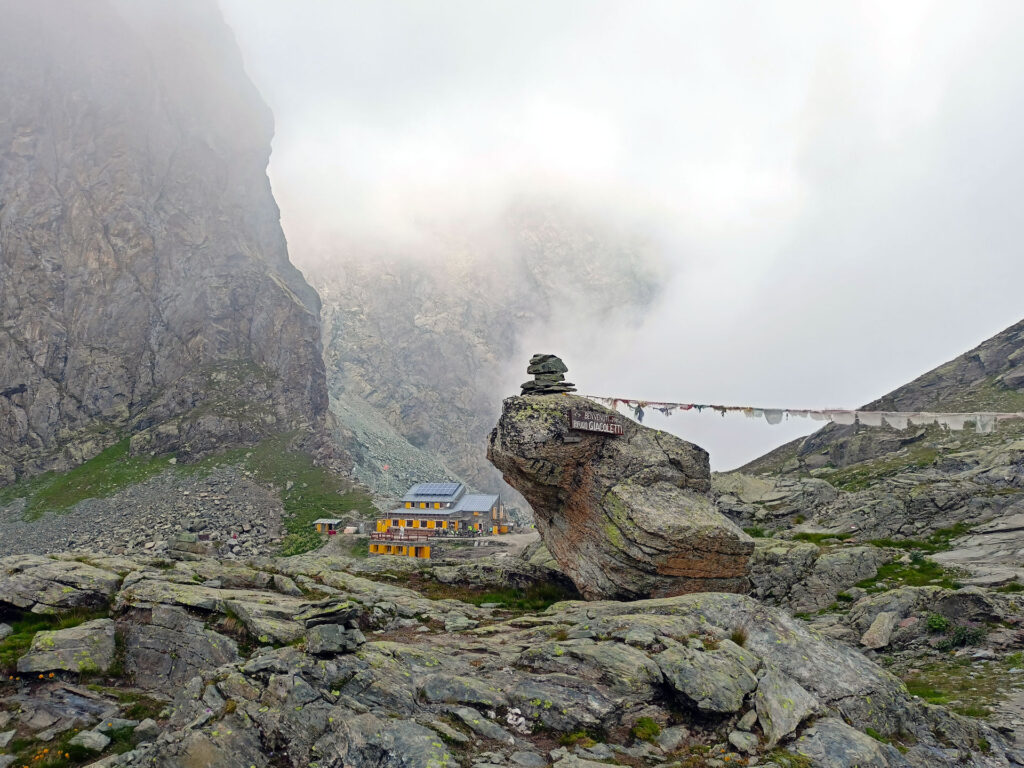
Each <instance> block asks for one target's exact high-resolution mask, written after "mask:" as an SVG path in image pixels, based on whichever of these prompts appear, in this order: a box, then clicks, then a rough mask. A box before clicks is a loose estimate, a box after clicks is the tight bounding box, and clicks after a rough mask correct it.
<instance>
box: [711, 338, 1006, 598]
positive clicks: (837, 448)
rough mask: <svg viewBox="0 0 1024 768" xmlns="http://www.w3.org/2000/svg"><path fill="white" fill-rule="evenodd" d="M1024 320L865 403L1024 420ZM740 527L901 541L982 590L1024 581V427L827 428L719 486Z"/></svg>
mask: <svg viewBox="0 0 1024 768" xmlns="http://www.w3.org/2000/svg"><path fill="white" fill-rule="evenodd" d="M1022 363H1024V322H1021V323H1017V324H1016V325H1014V326H1012V327H1011V328H1008V329H1007V330H1005V331H1003V332H1002V333H1000V334H998V335H996V336H994V337H993V338H991V339H989V340H988V341H986V342H984V343H982V344H980V345H979V346H977V347H975V348H974V349H972V350H971V351H969V352H967V353H965V354H963V355H960V356H959V357H957V358H955V359H954V360H951V361H950V362H948V363H946V364H945V365H942V366H939V367H938V368H936V369H935V370H933V371H929V372H928V373H926V374H924V375H923V376H920V377H918V378H917V379H915V380H914V381H912V382H910V383H908V384H906V385H904V386H902V387H900V388H899V389H896V390H895V391H893V392H891V393H890V394H888V395H886V396H884V397H882V398H879V399H878V400H876V401H874V402H873V403H869V404H868V405H867V406H865V408H866V409H869V410H927V411H950V412H957V411H985V410H994V411H1009V412H1017V411H1024V376H1022ZM714 485H715V490H716V493H717V496H718V501H719V506H720V507H721V508H722V510H723V512H725V513H726V514H728V515H729V516H730V517H731V518H732V519H733V520H735V521H737V522H739V523H740V524H742V525H746V526H757V527H759V528H762V529H764V530H768V531H776V532H779V531H786V530H787V529H789V532H790V533H796V534H799V533H801V532H804V533H808V532H809V533H810V535H816V534H817V532H822V531H826V532H835V533H839V534H841V535H842V536H843V537H845V538H847V539H848V540H849V541H861V542H864V541H872V540H884V541H888V540H891V539H895V540H898V541H903V542H906V541H909V542H912V546H915V547H918V548H923V549H925V551H929V552H933V553H935V554H934V557H935V559H936V560H937V561H939V562H941V563H943V564H945V565H948V566H953V567H956V568H960V569H964V570H965V571H967V572H968V573H969V574H970V578H971V580H972V582H973V583H977V584H994V585H998V584H1003V583H1007V582H1010V581H1014V580H1021V581H1024V564H1022V560H1021V553H1022V552H1024V419H1018V420H1010V421H1005V422H1001V423H1000V424H999V425H998V427H997V429H996V430H995V431H994V432H993V433H991V434H977V433H976V432H974V431H973V430H972V429H970V428H968V429H967V430H965V431H961V432H951V431H946V430H944V429H942V428H940V427H937V426H931V427H928V428H913V429H909V430H906V431H902V432H901V431H897V430H893V429H888V428H884V429H883V428H877V427H857V426H851V427H840V426H836V425H829V426H828V427H825V428H824V429H821V430H819V431H818V432H816V433H815V434H813V435H811V436H810V437H807V438H806V439H803V440H797V441H794V442H792V443H789V444H788V445H785V446H782V447H781V448H779V449H777V450H775V451H773V452H771V453H769V454H768V455H766V456H763V457H762V458H760V459H758V460H757V461H754V462H752V463H751V464H748V465H747V466H746V467H743V468H742V469H740V470H738V471H736V472H732V473H726V474H723V475H719V476H717V477H716V478H715V481H714Z"/></svg>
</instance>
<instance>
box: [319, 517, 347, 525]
mask: <svg viewBox="0 0 1024 768" xmlns="http://www.w3.org/2000/svg"><path fill="white" fill-rule="evenodd" d="M340 522H341V518H338V517H321V518H318V519H316V520H314V521H313V525H322V524H323V523H332V524H334V525H337V524H338V523H340Z"/></svg>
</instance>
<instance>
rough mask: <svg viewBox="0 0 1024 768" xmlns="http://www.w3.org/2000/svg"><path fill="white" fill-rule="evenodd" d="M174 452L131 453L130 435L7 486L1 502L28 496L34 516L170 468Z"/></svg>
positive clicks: (29, 514) (111, 491) (110, 492)
mask: <svg viewBox="0 0 1024 768" xmlns="http://www.w3.org/2000/svg"><path fill="white" fill-rule="evenodd" d="M169 458H170V456H169V455H168V456H149V455H148V454H147V455H145V456H129V455H128V438H125V439H124V440H121V441H120V442H118V443H115V444H114V445H112V446H110V447H109V448H107V449H106V450H105V451H102V452H100V453H99V454H97V455H96V456H93V457H92V458H91V459H89V460H88V461H86V462H84V463H82V464H79V465H78V466H77V467H74V468H73V469H70V470H68V471H67V472H64V473H62V474H57V473H54V472H47V473H45V474H43V475H39V476H38V477H34V478H31V479H29V480H26V481H23V482H21V483H17V484H15V485H13V486H11V487H9V488H6V489H4V491H3V494H2V495H0V503H3V502H4V501H11V500H14V499H17V498H25V499H26V500H27V504H26V506H25V512H24V516H25V518H26V519H29V520H34V519H36V518H39V517H41V516H42V515H43V514H44V513H46V512H50V511H60V510H64V509H68V508H69V507H72V506H74V505H75V504H77V503H78V502H80V501H84V500H85V499H102V498H106V497H107V496H112V495H113V494H115V493H117V492H118V491H120V490H121V489H123V488H127V487H128V486H130V485H134V484H136V483H141V482H142V481H143V480H146V479H148V478H150V477H152V476H153V475H156V474H158V473H159V472H162V471H164V470H165V469H168V467H169V466H170V465H169V464H168V459H169Z"/></svg>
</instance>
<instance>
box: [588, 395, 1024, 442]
mask: <svg viewBox="0 0 1024 768" xmlns="http://www.w3.org/2000/svg"><path fill="white" fill-rule="evenodd" d="M583 397H586V398H587V399H588V400H593V401H594V402H597V403H601V404H603V405H607V406H609V407H611V408H612V409H613V410H616V411H618V410H619V406H625V407H626V408H628V409H630V410H631V411H632V412H633V417H634V418H635V419H636V420H637V421H639V422H641V423H643V420H644V415H645V411H644V409H645V408H647V409H653V410H655V411H658V412H659V413H661V414H663V415H665V416H671V415H672V414H673V413H675V412H677V411H693V410H696V411H697V412H698V413H702V412H703V411H704V410H705V409H710V410H712V411H715V412H716V413H720V414H721V415H722V416H725V415H726V414H729V413H742V414H743V415H744V416H745V417H746V418H748V419H764V420H765V421H767V422H768V423H769V424H781V423H782V421H783V420H784V419H789V418H794V417H795V418H802V419H811V420H813V421H822V422H824V421H827V422H831V423H833V424H841V425H843V426H852V425H854V424H859V425H862V426H865V427H882V426H889V427H892V428H893V429H899V430H904V429H907V428H908V427H912V426H913V427H918V426H930V425H932V424H938V425H939V426H941V427H945V428H946V429H949V430H953V431H960V430H963V429H966V428H967V424H968V423H972V424H974V428H975V431H977V432H978V434H982V435H988V434H991V433H992V432H993V431H994V430H995V428H996V425H997V424H998V423H999V422H1001V421H1008V420H1010V419H1024V413H1022V412H1017V413H999V412H994V411H972V412H967V413H933V412H930V411H850V410H844V409H839V408H828V409H815V408H755V407H753V406H747V405H706V404H703V403H669V402H662V401H658V400H634V399H632V398H627V397H600V396H597V395H583Z"/></svg>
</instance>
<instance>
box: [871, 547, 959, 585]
mask: <svg viewBox="0 0 1024 768" xmlns="http://www.w3.org/2000/svg"><path fill="white" fill-rule="evenodd" d="M857 586H858V587H860V588H861V589H866V590H867V591H868V592H883V591H885V590H887V589H895V588H897V587H928V586H935V587H945V588H946V589H959V588H960V582H958V581H957V572H956V571H953V570H947V569H945V568H943V567H942V566H941V565H939V564H938V563H936V562H935V561H934V560H930V559H928V558H927V557H924V556H923V555H921V554H920V553H916V552H915V553H914V555H913V557H912V559H911V561H910V562H909V563H899V562H894V563H886V564H885V565H883V566H881V567H880V568H879V569H878V573H877V574H876V575H875V577H874V578H872V579H865V580H864V581H861V582H858V584H857Z"/></svg>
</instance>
